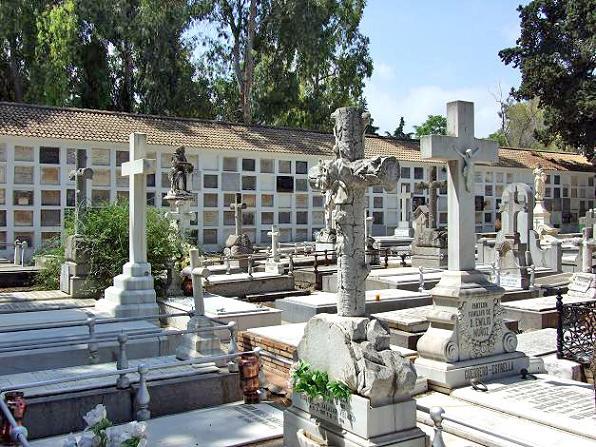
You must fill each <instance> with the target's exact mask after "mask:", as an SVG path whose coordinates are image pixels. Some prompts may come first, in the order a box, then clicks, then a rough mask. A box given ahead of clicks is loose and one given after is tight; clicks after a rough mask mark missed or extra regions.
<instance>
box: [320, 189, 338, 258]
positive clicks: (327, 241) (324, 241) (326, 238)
mask: <svg viewBox="0 0 596 447" xmlns="http://www.w3.org/2000/svg"><path fill="white" fill-rule="evenodd" d="M322 193H323V196H324V197H325V228H323V229H321V231H319V232H318V233H317V237H316V245H315V250H316V251H325V250H335V243H336V242H337V234H336V231H335V223H334V222H333V208H334V205H333V194H331V191H322Z"/></svg>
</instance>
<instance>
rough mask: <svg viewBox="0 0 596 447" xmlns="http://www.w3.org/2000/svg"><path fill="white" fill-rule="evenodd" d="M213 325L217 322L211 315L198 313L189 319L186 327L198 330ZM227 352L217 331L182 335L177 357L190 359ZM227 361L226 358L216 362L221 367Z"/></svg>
mask: <svg viewBox="0 0 596 447" xmlns="http://www.w3.org/2000/svg"><path fill="white" fill-rule="evenodd" d="M213 326H215V324H214V322H213V320H211V319H210V318H209V317H206V316H205V315H197V316H194V317H192V318H191V319H190V320H189V321H188V324H187V326H186V329H188V330H191V331H196V330H197V329H205V328H210V327H213ZM225 354H226V353H225V352H224V351H223V349H222V348H221V342H220V339H219V337H218V336H217V335H216V334H215V331H204V332H198V333H192V334H186V335H185V336H184V337H182V340H181V341H180V344H179V345H178V348H177V349H176V358H177V359H178V360H189V359H195V358H201V357H209V356H216V355H225ZM226 363H227V362H226V360H221V359H220V360H218V361H216V362H215V364H216V365H217V366H219V367H223V366H225V365H226Z"/></svg>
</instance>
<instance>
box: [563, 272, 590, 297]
mask: <svg viewBox="0 0 596 447" xmlns="http://www.w3.org/2000/svg"><path fill="white" fill-rule="evenodd" d="M593 284H594V274H592V273H575V274H574V275H573V281H572V282H571V284H569V290H574V291H576V292H584V293H585V292H587V291H588V290H589V289H590V287H593Z"/></svg>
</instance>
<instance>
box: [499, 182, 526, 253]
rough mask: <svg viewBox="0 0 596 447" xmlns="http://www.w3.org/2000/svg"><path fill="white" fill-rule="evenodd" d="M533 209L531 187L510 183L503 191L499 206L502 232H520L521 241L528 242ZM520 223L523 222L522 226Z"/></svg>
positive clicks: (506, 233)
mask: <svg viewBox="0 0 596 447" xmlns="http://www.w3.org/2000/svg"><path fill="white" fill-rule="evenodd" d="M532 210H533V206H532V193H531V190H530V187H529V186H528V185H521V184H512V185H508V186H507V187H506V188H505V191H503V195H502V198H501V206H500V208H499V212H500V213H501V232H502V233H503V234H505V235H509V234H516V233H519V235H520V241H521V242H523V243H524V244H527V243H528V242H529V232H530V229H531V227H530V225H531V223H532V218H531V215H532ZM520 220H521V222H520ZM520 223H521V224H522V227H521V228H520Z"/></svg>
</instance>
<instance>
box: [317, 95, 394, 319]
mask: <svg viewBox="0 0 596 447" xmlns="http://www.w3.org/2000/svg"><path fill="white" fill-rule="evenodd" d="M331 117H332V118H334V119H335V125H334V127H333V133H334V135H335V146H334V152H335V159H333V160H325V161H322V160H321V161H319V164H318V165H317V166H314V167H313V168H311V169H310V171H309V173H308V177H309V183H310V185H311V187H312V188H313V190H315V191H331V194H332V197H331V198H332V202H333V204H334V207H333V218H334V221H335V228H336V231H337V280H338V293H337V313H338V315H339V316H344V317H359V316H364V315H365V312H364V306H365V293H364V292H365V287H364V282H365V279H366V277H367V276H368V272H369V268H368V266H367V265H366V264H365V223H364V219H363V218H362V216H363V215H364V210H365V209H366V200H365V192H366V190H367V189H368V188H369V187H370V186H376V185H381V186H383V188H384V189H386V190H388V191H392V190H393V189H394V188H395V187H396V185H397V180H398V179H399V163H398V162H397V160H396V159H395V157H380V156H379V157H375V158H373V159H364V132H365V130H366V126H367V125H368V122H369V118H370V116H369V115H368V114H366V113H365V114H362V113H360V112H359V111H358V110H357V109H355V108H353V107H343V108H340V109H337V110H336V111H335V112H334V113H333V114H332V115H331Z"/></svg>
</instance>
